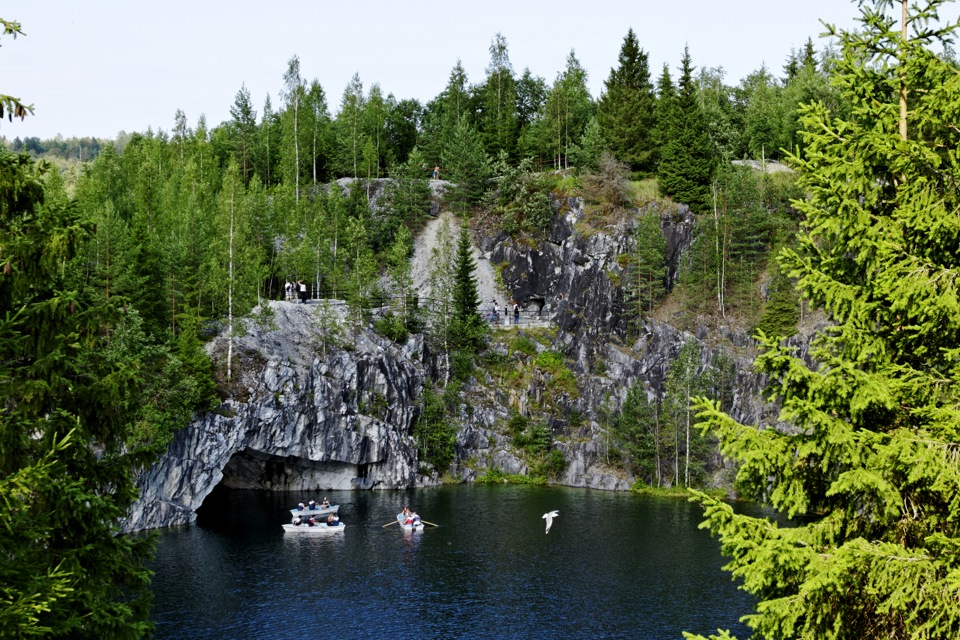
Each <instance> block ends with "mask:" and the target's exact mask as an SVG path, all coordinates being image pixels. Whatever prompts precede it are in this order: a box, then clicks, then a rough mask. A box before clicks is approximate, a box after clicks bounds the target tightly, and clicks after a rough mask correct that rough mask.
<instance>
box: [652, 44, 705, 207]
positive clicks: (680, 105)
mask: <svg viewBox="0 0 960 640" xmlns="http://www.w3.org/2000/svg"><path fill="white" fill-rule="evenodd" d="M665 75H666V72H665ZM666 81H667V82H669V76H666ZM667 91H668V92H667V98H665V100H666V103H665V105H664V107H663V109H664V110H665V112H666V113H664V114H662V117H659V116H658V122H659V123H660V126H661V127H662V136H663V139H662V143H661V147H660V164H659V165H658V167H657V184H658V185H659V186H660V191H661V192H662V193H663V194H664V195H666V196H669V197H671V198H673V199H674V201H676V202H683V203H685V204H687V205H689V206H690V208H691V209H692V210H693V211H695V212H705V211H707V210H709V203H710V182H711V180H712V179H713V172H714V165H715V158H714V155H713V145H712V144H711V143H710V138H709V135H708V134H707V124H706V120H705V118H704V115H703V111H702V109H701V106H700V102H699V99H698V96H697V87H696V83H695V82H694V80H693V66H692V64H691V61H690V53H689V51H688V50H687V49H684V54H683V66H682V74H681V76H680V79H679V82H678V87H677V92H676V96H675V97H673V95H672V93H671V92H672V89H671V90H667ZM661 99H664V98H661Z"/></svg>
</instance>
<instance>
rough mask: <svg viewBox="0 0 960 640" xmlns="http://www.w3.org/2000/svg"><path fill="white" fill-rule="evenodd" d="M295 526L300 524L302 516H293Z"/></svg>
mask: <svg viewBox="0 0 960 640" xmlns="http://www.w3.org/2000/svg"><path fill="white" fill-rule="evenodd" d="M293 526H295V527H299V526H300V516H293Z"/></svg>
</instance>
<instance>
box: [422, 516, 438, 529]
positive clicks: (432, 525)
mask: <svg viewBox="0 0 960 640" xmlns="http://www.w3.org/2000/svg"><path fill="white" fill-rule="evenodd" d="M420 522H422V523H423V524H428V525H430V526H431V527H439V526H440V525H438V524H433V523H432V522H427V521H426V520H424V519H423V518H420Z"/></svg>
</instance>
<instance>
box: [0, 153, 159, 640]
mask: <svg viewBox="0 0 960 640" xmlns="http://www.w3.org/2000/svg"><path fill="white" fill-rule="evenodd" d="M41 178H42V167H40V166H37V165H35V164H34V163H33V162H32V161H30V160H29V158H27V157H26V156H15V155H12V154H10V153H8V152H6V151H5V150H2V149H0V218H2V225H0V246H2V247H4V256H3V259H2V265H3V268H2V276H0V363H2V365H0V394H2V396H3V398H4V407H5V409H4V411H3V413H2V415H0V478H2V480H0V547H2V548H3V553H2V554H0V584H2V585H3V588H2V590H0V611H2V613H0V617H2V618H3V623H4V633H5V634H9V635H11V636H14V637H24V636H28V635H35V634H38V633H42V634H45V635H50V636H59V637H77V638H102V637H113V638H125V637H131V638H132V637H140V636H143V635H145V634H146V633H147V632H148V631H149V630H150V628H151V625H150V623H149V619H148V607H149V601H150V594H149V591H148V589H147V585H148V573H147V570H146V568H145V562H146V561H147V559H148V557H149V555H150V553H151V542H150V540H149V539H147V538H132V537H128V536H121V535H118V526H119V522H120V519H121V518H122V517H123V516H124V515H125V513H126V510H127V508H128V507H129V506H130V504H131V503H132V501H133V500H134V498H135V497H136V495H137V489H136V485H135V483H134V475H133V472H134V471H135V470H137V469H139V468H141V467H142V466H143V465H145V464H149V463H150V462H151V461H152V460H153V455H152V451H150V449H149V448H147V449H141V448H138V447H137V446H136V444H135V443H134V442H133V438H132V437H131V436H132V433H133V432H134V429H133V426H132V425H133V422H134V417H135V411H136V407H137V404H138V400H139V394H140V390H141V388H142V380H141V379H140V377H139V375H138V371H137V364H138V363H137V357H138V354H136V353H118V352H111V351H109V350H108V349H107V347H108V345H109V341H108V337H107V335H108V334H107V333H106V331H105V330H106V328H107V327H108V326H111V325H113V326H115V325H116V322H117V321H118V319H119V317H120V316H121V314H122V309H121V308H118V307H116V306H113V305H111V304H109V303H107V302H106V301H105V300H103V299H102V298H98V297H94V296H93V295H91V293H90V292H89V291H84V290H82V289H79V288H75V287H74V286H73V284H74V283H72V282H70V281H69V280H68V276H69V275H70V274H72V273H73V272H74V270H73V269H66V268H65V265H67V264H69V263H70V261H71V260H73V259H74V258H75V256H76V255H77V253H78V251H79V250H80V248H81V246H82V244H83V240H84V238H85V236H86V235H87V234H90V233H91V232H92V231H93V229H92V225H91V223H90V222H89V221H88V220H85V219H83V217H82V216H81V215H79V212H78V209H77V208H75V207H72V206H66V207H63V206H53V207H51V206H46V205H45V204H44V203H43V187H42V181H41Z"/></svg>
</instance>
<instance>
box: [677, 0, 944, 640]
mask: <svg viewBox="0 0 960 640" xmlns="http://www.w3.org/2000/svg"><path fill="white" fill-rule="evenodd" d="M897 4H899V3H897ZM942 4H943V2H942V1H941V0H929V1H927V2H921V3H918V4H914V5H911V6H910V7H909V10H907V3H906V0H903V8H904V15H905V17H906V21H905V22H906V23H905V24H903V25H900V24H898V22H899V21H898V20H896V19H893V18H890V17H888V16H886V15H884V11H885V10H888V9H889V8H890V7H892V6H895V5H894V3H892V2H889V1H884V0H876V1H875V2H872V3H864V4H863V6H862V7H861V11H862V15H861V23H862V27H861V29H860V30H859V31H855V32H841V31H838V30H836V29H835V28H831V29H830V31H831V33H832V34H833V35H835V36H837V37H839V39H840V42H841V44H842V57H841V58H840V59H839V60H838V61H837V62H836V67H835V69H834V75H833V82H834V85H835V87H836V88H837V89H838V90H839V91H840V92H841V93H842V94H843V97H844V98H845V99H846V100H847V101H848V102H849V104H851V105H852V108H851V110H850V112H849V114H846V115H844V116H842V117H841V116H838V115H837V114H836V113H833V112H831V111H830V110H829V109H827V108H826V106H825V105H823V104H822V103H817V104H811V105H807V106H806V107H804V109H803V113H802V117H801V125H802V136H803V140H804V145H805V147H804V149H805V151H804V154H803V156H802V157H795V158H793V162H794V163H795V165H796V167H797V169H798V170H799V172H800V181H801V185H802V187H803V188H804V190H805V192H806V193H807V194H808V197H807V198H805V199H803V200H799V201H797V202H796V203H795V205H796V206H797V208H798V210H799V211H800V213H801V214H802V215H803V216H804V218H805V222H804V225H803V229H802V232H801V236H800V247H799V249H798V250H797V251H786V252H783V254H782V257H781V264H782V265H783V267H784V268H786V269H788V270H789V273H790V275H791V276H792V277H794V278H796V279H797V280H798V283H799V288H800V291H801V293H802V295H803V296H804V297H805V298H806V299H807V300H808V301H809V302H810V303H811V304H813V305H819V306H820V307H822V308H823V309H824V310H825V311H826V312H827V313H828V314H829V315H830V317H831V319H832V321H833V326H832V328H830V329H828V330H826V331H824V332H822V333H821V334H820V335H819V336H818V338H817V340H816V341H815V343H814V345H813V351H812V352H811V355H812V357H813V358H814V360H815V364H809V363H808V362H807V361H806V360H804V359H803V358H801V357H799V355H798V354H797V353H795V352H794V351H793V350H791V349H790V348H789V347H788V346H786V345H781V344H778V343H776V342H775V341H774V340H766V339H765V338H764V337H763V336H762V335H761V338H762V339H763V353H762V355H761V356H760V357H759V358H758V359H757V362H756V365H757V367H758V369H759V370H760V371H761V372H762V373H764V374H766V375H767V376H769V377H770V378H771V388H770V395H771V397H773V398H777V399H779V401H780V406H781V410H780V421H782V422H783V423H785V424H786V425H788V427H787V428H772V426H773V425H770V426H769V427H768V428H758V427H755V426H747V425H740V424H737V423H736V422H735V421H734V420H733V419H732V418H731V417H730V416H728V415H726V414H724V413H723V412H722V411H721V409H720V407H719V406H718V405H717V403H715V402H711V401H708V400H705V399H700V400H698V406H699V409H700V411H701V413H700V417H701V419H702V426H703V428H705V429H710V430H713V431H714V432H715V433H716V434H717V435H718V436H719V437H720V440H721V446H722V451H723V453H724V454H725V455H727V456H728V457H730V458H732V459H734V460H735V461H736V462H737V463H738V464H739V465H740V466H739V469H738V473H737V483H738V487H739V488H740V489H741V491H743V493H745V494H746V495H747V496H748V497H751V498H755V499H761V500H764V501H766V502H768V503H770V504H771V505H772V506H773V507H774V508H776V509H777V510H778V511H780V512H782V513H784V514H786V515H787V516H790V517H792V518H794V520H792V521H791V523H790V524H789V525H788V526H781V525H780V524H778V523H777V522H775V521H772V520H768V519H761V518H753V517H748V516H745V515H739V514H736V513H734V511H733V509H732V508H731V507H730V506H729V505H728V504H725V503H723V502H720V501H717V500H714V499H711V498H708V497H706V496H704V495H699V499H700V501H701V502H702V503H703V505H704V506H705V508H706V515H707V522H706V523H705V526H709V528H710V529H711V530H712V531H713V532H714V533H715V534H717V535H718V536H719V537H720V541H721V546H722V550H723V552H724V553H725V554H726V555H728V556H730V557H731V562H730V563H729V564H728V565H727V568H728V570H730V571H731V572H732V573H733V574H734V575H735V576H736V577H738V578H740V579H741V580H742V581H743V586H744V588H745V589H746V590H747V591H749V592H750V593H752V594H753V595H754V596H755V597H756V598H757V601H758V603H757V607H756V611H755V612H754V613H753V614H751V615H748V616H746V618H745V622H746V623H747V625H748V626H750V628H751V629H752V630H753V631H754V633H755V637H762V638H798V637H802V638H838V639H840V638H843V639H845V638H850V639H861V638H953V637H957V635H958V633H960V600H958V597H957V594H958V586H957V585H958V581H957V576H958V575H960V465H958V464H957V451H958V446H960V430H958V425H960V409H958V407H960V384H958V382H960V365H958V362H960V349H958V345H960V285H958V278H957V273H958V269H960V218H958V216H957V211H958V210H960V191H958V189H957V186H956V185H957V183H958V180H960V168H958V167H960V162H958V160H960V154H958V149H960V132H958V130H957V128H956V126H955V124H956V123H957V122H958V121H960V98H958V96H960V75H958V73H957V70H956V67H955V66H953V65H952V64H951V63H949V62H948V61H946V60H944V59H942V58H940V57H938V55H937V54H936V53H935V52H934V50H933V47H934V45H937V44H938V41H942V40H943V39H945V38H948V37H949V36H950V35H951V34H952V32H953V31H954V30H955V29H956V28H957V26H958V25H957V24H956V23H954V24H951V25H949V26H948V27H945V28H944V27H941V26H940V25H939V24H938V23H937V21H936V14H937V10H938V9H939V8H940V7H941V5H942ZM896 8H897V9H898V10H899V9H900V6H896ZM897 14H898V17H899V11H897ZM901 28H902V31H901ZM907 34H909V36H908V35H907ZM690 637H692V636H690Z"/></svg>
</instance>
